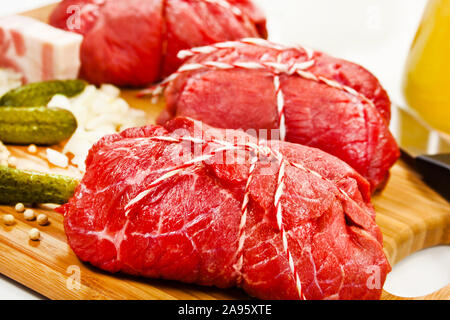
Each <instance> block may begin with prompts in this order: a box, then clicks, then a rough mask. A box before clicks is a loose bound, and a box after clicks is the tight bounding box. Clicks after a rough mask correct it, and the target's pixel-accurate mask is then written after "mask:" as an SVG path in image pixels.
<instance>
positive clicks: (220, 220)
mask: <svg viewBox="0 0 450 320" xmlns="http://www.w3.org/2000/svg"><path fill="white" fill-rule="evenodd" d="M86 164H87V172H86V174H85V176H84V178H83V180H82V182H81V184H80V186H79V187H78V188H77V190H76V193H75V195H74V197H73V198H72V199H71V200H70V202H69V203H68V204H66V205H64V206H63V207H61V208H60V211H61V212H64V215H65V218H64V225H65V231H66V234H67V237H68V241H69V244H70V246H71V247H72V248H73V250H74V251H75V253H76V254H77V255H78V256H79V257H80V258H81V259H82V260H83V261H87V262H90V263H92V264H93V265H95V266H97V267H100V268H102V269H104V270H107V271H110V272H119V271H121V272H125V273H129V274H133V275H140V276H146V277H151V278H164V279H170V280H179V281H183V282H186V283H196V284H200V285H208V286H217V287H220V288H228V287H234V286H237V287H241V288H243V289H244V290H245V291H246V292H247V293H249V294H250V295H252V296H255V297H258V298H262V299H378V298H379V297H380V294H381V288H382V285H383V283H384V280H385V277H386V274H387V273H388V272H389V271H390V266H389V263H388V261H387V259H386V256H385V254H384V253H383V248H382V235H381V232H380V230H379V228H378V226H377V225H376V224H375V213H374V210H373V207H372V205H371V204H370V188H369V184H368V183H367V181H366V180H365V179H363V178H362V177H361V176H360V175H359V174H358V173H356V172H355V171H354V170H353V169H352V168H350V167H349V166H348V165H347V164H345V163H344V162H342V161H341V160H339V159H337V158H335V157H333V156H331V155H328V154H326V153H324V152H322V151H320V150H318V149H313V148H309V147H305V146H301V145H298V144H291V143H287V142H281V141H276V142H269V143H264V142H261V141H258V140H257V139H256V138H254V137H252V136H249V135H247V134H245V133H243V132H240V131H234V130H229V131H225V130H221V129H214V128H212V127H208V126H206V125H203V126H202V125H201V124H200V123H198V122H195V121H193V120H189V119H176V120H173V121H170V122H168V123H167V124H166V125H165V127H160V126H148V127H144V128H134V129H129V130H127V131H124V132H123V133H121V134H116V135H112V136H107V137H105V138H103V139H102V140H100V141H99V142H98V143H97V144H96V145H95V146H94V147H93V148H92V150H91V151H90V154H89V156H88V158H87V162H86Z"/></svg>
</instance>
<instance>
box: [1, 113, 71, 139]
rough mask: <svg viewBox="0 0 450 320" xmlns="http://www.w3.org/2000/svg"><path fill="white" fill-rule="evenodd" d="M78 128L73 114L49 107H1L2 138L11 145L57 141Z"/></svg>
mask: <svg viewBox="0 0 450 320" xmlns="http://www.w3.org/2000/svg"><path fill="white" fill-rule="evenodd" d="M76 129H77V120H76V119H75V117H74V115H73V114H72V113H71V112H70V111H68V110H65V109H59V108H47V107H26V108H25V107H1V108H0V141H2V142H4V143H9V144H21V145H28V144H36V145H53V144H58V143H60V142H62V141H64V140H66V139H68V138H70V137H71V136H72V134H73V133H74V132H75V130H76Z"/></svg>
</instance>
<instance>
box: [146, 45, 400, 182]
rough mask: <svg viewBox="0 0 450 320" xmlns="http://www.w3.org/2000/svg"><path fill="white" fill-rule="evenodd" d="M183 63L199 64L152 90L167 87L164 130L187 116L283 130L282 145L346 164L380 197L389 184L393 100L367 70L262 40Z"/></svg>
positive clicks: (197, 54) (393, 155)
mask: <svg viewBox="0 0 450 320" xmlns="http://www.w3.org/2000/svg"><path fill="white" fill-rule="evenodd" d="M204 52H208V53H204ZM180 56H182V57H188V56H192V58H191V59H190V60H188V61H187V62H186V63H185V65H183V66H182V67H181V68H180V69H179V71H178V72H177V73H174V74H173V75H172V76H171V77H169V78H168V79H166V81H164V82H163V83H162V84H161V85H160V86H157V87H156V88H152V89H151V90H150V92H151V93H152V94H159V93H161V91H162V90H163V89H164V88H165V87H166V86H168V87H167V89H166V90H165V97H166V101H167V109H166V110H165V111H164V112H163V113H162V115H161V116H160V118H159V119H158V123H159V124H163V123H164V122H165V121H167V120H169V119H172V118H174V117H178V116H181V117H191V118H194V119H198V120H201V121H204V122H206V123H207V124H209V125H211V126H215V127H219V128H230V129H245V130H248V129H267V130H273V129H277V130H278V129H280V130H279V131H280V134H279V135H278V137H280V138H281V139H282V140H284V139H285V140H286V141H289V142H294V143H300V144H303V145H306V146H311V147H316V148H319V149H321V150H324V151H326V152H328V153H330V154H332V155H335V156H337V157H338V158H340V159H342V160H344V161H345V162H347V163H348V164H350V165H351V166H352V167H353V168H354V169H356V170H357V171H358V172H359V173H360V174H361V175H363V176H364V177H365V178H366V179H368V180H369V182H370V183H371V186H372V189H373V190H375V189H377V188H381V187H382V186H383V185H384V183H385V182H386V180H387V178H388V176H389V169H390V168H391V166H392V165H393V164H394V163H395V162H396V160H397V159H398V157H399V155H400V153H399V148H398V146H397V144H396V142H395V140H394V138H393V136H392V134H391V133H390V131H389V126H388V124H389V120H390V101H389V97H388V95H387V94H386V91H385V90H384V89H383V88H382V87H381V85H380V83H379V82H378V80H377V79H376V78H375V77H374V76H373V75H372V74H371V73H370V72H368V71H367V70H365V69H364V68H362V67H361V66H358V65H356V64H353V63H351V62H348V61H344V60H340V59H336V58H333V57H330V56H328V55H326V54H323V53H321V52H314V51H312V50H309V49H305V48H302V47H295V48H292V47H284V46H280V45H276V44H273V43H270V42H268V41H265V40H262V39H253V40H252V39H248V40H245V41H241V42H228V43H221V44H216V45H212V46H209V47H203V48H196V49H193V50H185V51H182V52H180ZM272 138H274V137H272Z"/></svg>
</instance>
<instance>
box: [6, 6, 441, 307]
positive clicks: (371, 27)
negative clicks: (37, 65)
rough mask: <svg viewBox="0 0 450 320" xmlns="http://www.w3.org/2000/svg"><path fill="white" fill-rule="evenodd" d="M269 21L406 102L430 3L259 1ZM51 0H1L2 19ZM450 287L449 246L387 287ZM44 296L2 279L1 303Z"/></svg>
mask: <svg viewBox="0 0 450 320" xmlns="http://www.w3.org/2000/svg"><path fill="white" fill-rule="evenodd" d="M254 1H255V2H257V3H259V4H260V5H261V7H262V8H263V9H264V11H265V12H266V14H267V17H268V19H269V31H270V34H271V36H270V37H271V39H272V40H274V41H279V42H286V43H302V44H305V45H309V46H311V47H313V48H316V49H319V50H323V51H326V52H328V53H330V54H333V55H336V56H339V57H342V58H345V59H349V60H352V61H355V62H358V63H360V64H362V65H364V66H365V67H367V68H368V69H370V70H371V71H372V72H373V73H374V74H375V75H376V76H378V77H379V79H380V80H381V82H382V83H383V85H384V86H385V87H386V89H387V90H388V91H389V94H390V96H391V97H392V99H393V101H395V102H397V103H403V98H402V94H401V90H400V87H401V85H400V84H401V78H402V73H403V66H404V61H405V58H406V55H407V53H408V49H409V45H410V43H411V40H412V38H413V36H414V34H415V30H416V28H417V25H418V23H419V21H420V17H421V14H422V10H423V7H424V5H425V4H426V0H254ZM52 2H55V1H52V0H14V1H5V0H2V1H0V15H1V16H2V15H8V14H12V13H17V12H21V11H25V10H29V9H32V8H34V7H39V6H42V5H45V4H49V3H52ZM449 283H450V247H448V246H447V247H439V248H433V249H429V250H425V251H422V252H420V253H417V254H415V255H414V256H412V257H409V258H407V259H406V260H404V261H402V262H401V263H400V264H399V265H397V266H396V267H395V268H394V270H393V272H392V273H391V274H390V275H389V276H388V281H387V282H386V286H385V288H386V289H388V291H390V292H392V293H394V294H398V295H403V296H420V295H424V294H427V293H430V292H433V291H435V290H437V289H440V288H442V287H444V286H445V285H447V284H449ZM35 298H41V297H40V296H39V295H36V294H34V293H33V292H31V291H29V290H28V289H26V288H24V287H22V286H20V285H18V284H16V283H15V282H13V281H11V280H8V279H6V278H4V277H2V276H0V299H35Z"/></svg>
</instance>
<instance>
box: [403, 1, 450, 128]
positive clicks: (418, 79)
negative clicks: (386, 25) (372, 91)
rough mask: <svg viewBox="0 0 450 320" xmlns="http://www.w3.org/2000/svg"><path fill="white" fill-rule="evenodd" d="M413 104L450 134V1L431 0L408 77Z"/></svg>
mask: <svg viewBox="0 0 450 320" xmlns="http://www.w3.org/2000/svg"><path fill="white" fill-rule="evenodd" d="M404 93H405V98H406V101H407V103H408V104H409V106H410V107H411V108H412V109H414V110H415V111H416V112H417V113H418V114H419V115H420V116H421V117H422V118H423V119H424V120H425V121H426V122H428V123H429V124H430V125H431V126H432V127H434V128H436V129H438V130H441V131H444V132H446V133H450V0H429V1H428V4H427V7H426V9H425V13H424V15H423V18H422V22H421V24H420V27H419V30H418V31H417V34H416V37H415V39H414V42H413V44H412V47H411V51H410V54H409V57H408V60H407V64H406V71H405V77H404Z"/></svg>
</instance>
